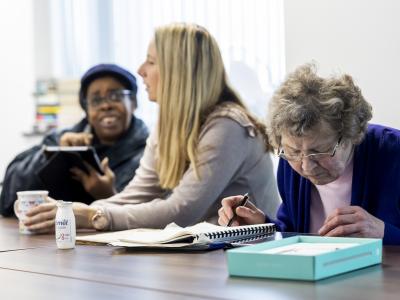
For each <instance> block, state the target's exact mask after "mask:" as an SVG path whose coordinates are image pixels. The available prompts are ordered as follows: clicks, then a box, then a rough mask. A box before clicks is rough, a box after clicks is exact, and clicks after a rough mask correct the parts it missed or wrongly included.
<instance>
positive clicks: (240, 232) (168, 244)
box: [76, 222, 276, 250]
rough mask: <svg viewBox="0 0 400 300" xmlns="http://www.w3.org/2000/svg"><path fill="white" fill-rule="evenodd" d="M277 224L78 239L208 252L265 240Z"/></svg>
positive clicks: (202, 226) (134, 232)
mask: <svg viewBox="0 0 400 300" xmlns="http://www.w3.org/2000/svg"><path fill="white" fill-rule="evenodd" d="M275 230H276V229H275V224H273V223H266V224H257V225H246V226H237V227H224V226H217V225H214V224H210V223H207V222H202V223H198V224H196V225H193V226H190V227H185V228H182V227H179V226H177V225H176V224H174V223H172V224H169V225H168V226H167V227H165V228H164V229H131V230H124V231H116V232H109V233H100V234H95V235H89V236H78V237H77V239H76V240H77V241H79V242H81V243H95V244H97V243H99V244H110V245H112V246H118V247H127V248H137V249H153V248H157V249H187V250H205V249H215V248H224V247H226V246H229V245H231V244H232V243H235V244H238V243H240V242H241V241H247V240H249V239H251V240H255V239H257V238H260V239H261V238H265V236H266V235H271V234H273V233H274V232H275Z"/></svg>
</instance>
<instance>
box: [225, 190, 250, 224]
mask: <svg viewBox="0 0 400 300" xmlns="http://www.w3.org/2000/svg"><path fill="white" fill-rule="evenodd" d="M247 200H249V194H248V193H246V194H244V195H243V198H242V200H241V201H240V202H239V204H238V205H237V206H235V208H234V209H233V216H232V218H230V220H229V221H228V224H226V227H230V226H231V225H232V223H233V221H234V220H235V218H236V208H238V207H239V206H246V203H247Z"/></svg>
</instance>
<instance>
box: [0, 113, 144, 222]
mask: <svg viewBox="0 0 400 300" xmlns="http://www.w3.org/2000/svg"><path fill="white" fill-rule="evenodd" d="M88 127H89V126H88V122H87V119H86V118H84V119H82V120H81V121H80V122H79V123H78V124H76V125H75V126H73V127H72V128H70V129H66V130H62V131H58V132H52V133H50V134H48V135H47V136H45V137H44V139H43V141H42V143H41V144H40V145H36V146H33V147H32V148H30V149H28V150H26V151H24V152H22V153H21V154H19V155H18V156H17V157H15V158H14V160H13V161H12V162H11V163H10V164H9V165H8V167H7V171H6V174H5V177H4V182H3V188H2V191H1V195H0V214H2V215H3V216H10V215H13V205H14V201H15V199H16V198H17V195H16V192H17V191H22V190H43V189H44V190H45V189H46V186H44V184H43V183H42V181H41V180H40V178H39V177H38V175H37V171H38V170H39V169H40V167H41V166H42V165H43V164H44V163H45V162H46V158H45V157H44V155H43V152H42V146H43V145H48V146H56V145H58V144H59V140H60V137H61V136H62V135H63V134H64V133H65V132H83V131H85V130H86V128H88ZM147 137H148V130H147V127H146V125H145V124H144V123H143V121H142V120H140V119H138V118H136V117H132V121H131V125H130V127H129V129H128V130H127V131H126V132H125V133H124V135H123V136H122V137H121V138H120V140H119V141H118V142H117V143H115V144H114V145H112V146H106V145H102V144H100V142H99V140H98V139H97V137H96V136H95V135H94V139H93V147H94V148H95V149H96V152H97V154H98V156H99V158H100V160H102V159H103V158H104V157H106V156H107V157H108V158H109V166H110V168H111V170H112V171H113V172H114V173H115V188H116V190H117V191H118V192H120V191H121V190H122V189H123V188H124V187H125V186H126V185H127V184H128V183H129V181H131V179H132V178H133V176H134V175H135V171H136V169H137V167H138V166H139V161H140V159H141V157H142V155H143V150H144V148H145V146H146V139H147ZM50 196H51V195H50ZM93 200H94V199H88V201H87V202H89V203H90V202H91V201H93Z"/></svg>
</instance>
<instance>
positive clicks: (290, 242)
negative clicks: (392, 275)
mask: <svg viewBox="0 0 400 300" xmlns="http://www.w3.org/2000/svg"><path fill="white" fill-rule="evenodd" d="M324 251H325V252H324ZM227 260H228V270H229V274H230V275H231V276H246V277H265V278H279V279H297V280H319V279H323V278H326V277H330V276H334V275H337V274H341V273H345V272H349V271H352V270H356V269H360V268H364V267H367V266H371V265H375V264H379V263H381V262H382V240H381V239H367V238H345V237H343V238H340V237H320V236H302V235H299V236H294V237H289V238H284V239H281V240H275V241H269V242H265V243H260V244H256V245H251V246H245V247H241V248H237V249H232V250H228V251H227Z"/></svg>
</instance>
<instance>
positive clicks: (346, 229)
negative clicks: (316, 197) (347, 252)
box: [318, 206, 385, 238]
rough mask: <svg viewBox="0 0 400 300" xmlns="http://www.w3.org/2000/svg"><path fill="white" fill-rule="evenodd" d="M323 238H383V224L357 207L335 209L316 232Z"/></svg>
mask: <svg viewBox="0 0 400 300" xmlns="http://www.w3.org/2000/svg"><path fill="white" fill-rule="evenodd" d="M318 233H319V234H320V235H324V236H351V237H368V238H383V236H384V233H385V223H384V222H383V221H382V220H380V219H378V218H376V217H374V216H373V215H371V214H369V213H368V212H367V211H366V210H365V209H363V208H361V207H359V206H346V207H343V208H338V209H335V211H334V212H333V213H331V214H330V215H329V216H328V217H327V218H326V220H325V222H324V225H323V226H322V227H321V229H320V230H319V231H318Z"/></svg>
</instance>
